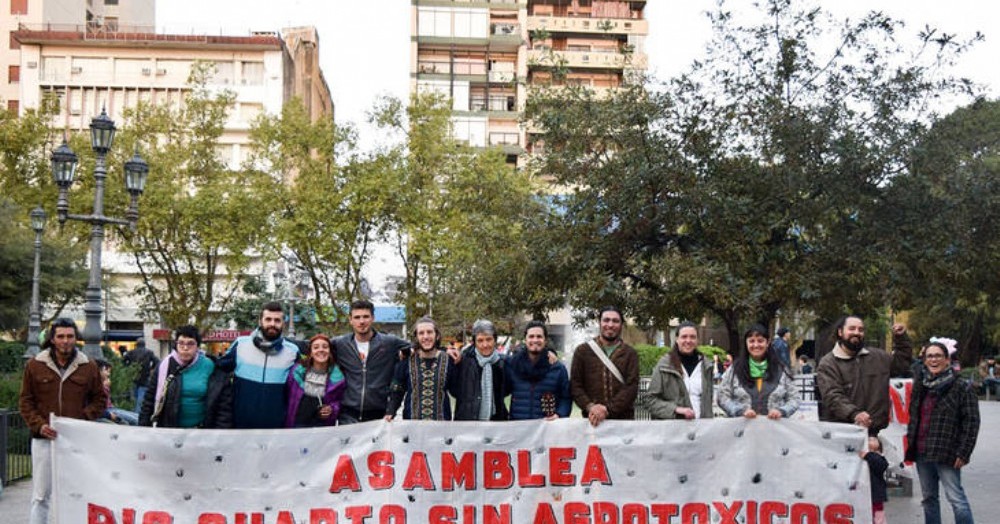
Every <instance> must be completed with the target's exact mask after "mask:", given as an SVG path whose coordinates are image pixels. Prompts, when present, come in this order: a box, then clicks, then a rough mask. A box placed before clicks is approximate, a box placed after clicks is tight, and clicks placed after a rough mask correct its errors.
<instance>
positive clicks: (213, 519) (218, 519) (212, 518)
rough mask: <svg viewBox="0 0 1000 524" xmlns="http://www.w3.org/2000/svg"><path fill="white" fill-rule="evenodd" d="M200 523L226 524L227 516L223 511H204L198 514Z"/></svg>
mask: <svg viewBox="0 0 1000 524" xmlns="http://www.w3.org/2000/svg"><path fill="white" fill-rule="evenodd" d="M198 524H226V516H225V515H223V514H222V513H202V514H201V515H198Z"/></svg>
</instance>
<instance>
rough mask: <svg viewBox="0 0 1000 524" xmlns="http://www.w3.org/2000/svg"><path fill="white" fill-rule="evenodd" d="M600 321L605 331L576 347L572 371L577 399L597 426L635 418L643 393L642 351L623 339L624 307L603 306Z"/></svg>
mask: <svg viewBox="0 0 1000 524" xmlns="http://www.w3.org/2000/svg"><path fill="white" fill-rule="evenodd" d="M600 322H601V324H600V331H601V334H600V335H598V337H597V338H596V339H593V340H588V341H587V342H586V343H584V344H580V345H579V346H577V347H576V350H575V351H574V352H573V364H572V371H571V372H570V391H571V393H572V394H573V401H574V402H576V405H578V406H580V409H581V410H583V414H584V416H586V417H587V418H588V419H590V423H591V424H592V425H594V426H597V425H598V424H600V423H601V422H604V420H605V419H609V418H610V419H624V420H631V419H633V418H635V398H636V396H637V395H638V394H639V354H638V353H636V352H635V349H633V348H632V346H629V345H628V344H626V343H625V342H623V341H622V338H621V334H622V325H623V324H624V317H622V312H621V310H619V309H618V308H616V307H614V306H606V307H604V308H602V309H601V311H600Z"/></svg>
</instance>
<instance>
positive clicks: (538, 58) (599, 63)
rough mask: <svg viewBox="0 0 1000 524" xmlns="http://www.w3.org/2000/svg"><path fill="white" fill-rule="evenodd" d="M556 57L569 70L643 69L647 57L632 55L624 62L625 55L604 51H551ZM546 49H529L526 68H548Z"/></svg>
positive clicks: (640, 54) (643, 54)
mask: <svg viewBox="0 0 1000 524" xmlns="http://www.w3.org/2000/svg"><path fill="white" fill-rule="evenodd" d="M551 52H552V53H554V54H555V56H556V57H558V58H562V59H564V60H565V61H566V63H565V65H566V67H569V68H571V69H590V68H592V69H623V68H625V67H626V64H627V67H628V68H629V69H645V68H646V63H647V57H646V54H645V53H632V54H631V55H630V56H628V57H627V58H628V60H629V61H627V60H626V55H625V54H623V53H618V52H610V51H604V50H590V51H578V50H574V51H551ZM549 53H550V51H549V50H547V49H531V50H529V51H528V67H533V66H549V65H552V63H551V62H552V60H551V58H550V56H549Z"/></svg>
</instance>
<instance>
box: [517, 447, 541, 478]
mask: <svg viewBox="0 0 1000 524" xmlns="http://www.w3.org/2000/svg"><path fill="white" fill-rule="evenodd" d="M517 485H518V486H521V487H522V488H537V487H541V486H544V485H545V475H542V474H540V473H532V472H531V452H530V451H528V450H526V449H520V450H518V451H517Z"/></svg>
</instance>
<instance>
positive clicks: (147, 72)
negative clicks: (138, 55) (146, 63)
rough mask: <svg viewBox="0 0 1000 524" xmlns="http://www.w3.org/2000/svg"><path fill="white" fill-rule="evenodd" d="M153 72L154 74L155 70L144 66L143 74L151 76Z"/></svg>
mask: <svg viewBox="0 0 1000 524" xmlns="http://www.w3.org/2000/svg"><path fill="white" fill-rule="evenodd" d="M151 74H153V70H152V69H150V68H148V67H144V68H142V76H149V75H151Z"/></svg>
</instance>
